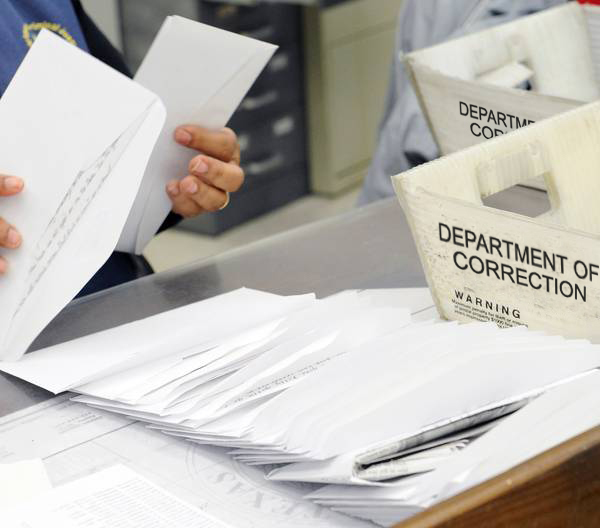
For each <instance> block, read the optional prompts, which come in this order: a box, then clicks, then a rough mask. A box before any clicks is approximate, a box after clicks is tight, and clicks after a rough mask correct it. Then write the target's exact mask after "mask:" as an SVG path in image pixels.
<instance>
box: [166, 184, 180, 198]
mask: <svg viewBox="0 0 600 528" xmlns="http://www.w3.org/2000/svg"><path fill="white" fill-rule="evenodd" d="M167 192H168V193H169V194H170V195H171V196H177V195H178V194H179V187H178V185H177V184H176V183H175V182H171V183H169V185H167Z"/></svg>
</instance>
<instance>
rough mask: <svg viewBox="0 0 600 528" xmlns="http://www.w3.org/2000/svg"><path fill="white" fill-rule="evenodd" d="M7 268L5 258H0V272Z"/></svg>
mask: <svg viewBox="0 0 600 528" xmlns="http://www.w3.org/2000/svg"><path fill="white" fill-rule="evenodd" d="M7 269H8V264H7V262H6V260H4V259H0V273H6V270H7Z"/></svg>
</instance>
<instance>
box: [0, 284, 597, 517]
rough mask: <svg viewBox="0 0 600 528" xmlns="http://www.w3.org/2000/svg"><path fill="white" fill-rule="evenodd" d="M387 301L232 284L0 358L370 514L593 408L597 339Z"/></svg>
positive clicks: (397, 506) (499, 464)
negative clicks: (421, 313)
mask: <svg viewBox="0 0 600 528" xmlns="http://www.w3.org/2000/svg"><path fill="white" fill-rule="evenodd" d="M405 304H406V303H405V302H403V296H402V293H401V292H400V291H395V292H394V291H391V292H385V291H384V292H376V291H363V292H356V291H347V292H343V293H340V294H338V295H335V296H332V297H330V298H327V299H323V300H318V299H316V298H315V297H314V296H313V295H301V296H289V297H283V296H277V295H273V294H269V293H264V292H259V291H253V290H249V289H241V290H236V291H233V292H230V293H227V294H224V295H221V296H218V297H214V298H212V299H208V300H205V301H202V302H198V303H195V304H192V305H189V306H184V307H182V308H178V309H175V310H172V311H169V312H165V313H162V314H159V315H156V316H153V317H150V318H147V319H143V320H140V321H136V322H133V323H129V324H126V325H123V326H120V327H116V328H113V329H110V330H106V331H104V332H100V333H98V334H93V335H89V336H85V337H83V338H80V339H77V340H74V341H71V342H67V343H63V344H60V345H56V346H54V347H50V348H47V349H43V350H39V351H36V352H33V353H29V354H27V355H26V356H25V357H24V358H23V359H22V360H21V361H17V362H13V363H3V364H1V365H0V368H1V369H2V370H4V371H5V372H8V373H10V374H13V375H15V376H19V377H21V378H23V379H26V380H28V381H30V382H32V383H35V384H37V385H40V386H42V387H45V388H46V389H49V390H51V391H53V392H61V391H64V390H71V391H73V392H75V393H78V394H79V396H77V397H76V398H75V399H76V400H77V401H80V402H84V403H86V404H88V405H91V406H93V407H97V408H101V409H105V410H108V411H111V412H115V413H119V414H123V415H127V416H129V417H132V418H135V419H137V420H141V421H144V422H147V424H148V426H149V427H150V428H153V429H157V430H160V431H162V432H164V433H165V434H168V435H173V436H177V437H181V438H182V439H186V440H189V441H192V442H198V443H201V444H211V445H216V446H223V447H226V448H228V449H229V450H230V453H231V455H232V456H233V457H235V458H237V459H238V460H240V461H243V462H245V463H247V464H253V465H264V466H265V473H266V477H267V478H269V479H276V480H289V481H301V482H313V483H323V484H327V486H325V487H323V488H321V489H319V490H318V491H316V492H313V493H312V494H311V495H310V496H309V497H310V498H311V499H312V500H314V501H316V502H318V503H320V504H323V505H327V506H330V507H332V508H333V509H335V510H337V511H342V512H344V513H347V514H350V515H353V516H357V517H361V518H366V519H370V520H374V521H375V522H377V523H380V524H383V525H389V524H393V523H395V522H398V521H399V520H401V519H402V518H404V517H406V516H409V515H413V514H414V513H416V512H418V511H420V510H422V509H423V508H426V507H428V506H430V505H431V504H433V503H435V502H437V501H439V500H441V499H443V498H445V497H448V496H450V495H453V494H455V493H457V492H459V491H461V490H462V489H464V488H465V487H469V486H472V485H474V484H476V483H478V482H480V481H481V480H483V479H487V478H489V477H490V476H492V475H494V474H497V473H499V472H501V471H503V470H505V469H508V468H510V467H512V466H514V465H515V464H518V463H519V462H521V461H523V460H525V459H526V458H530V457H531V456H533V455H535V454H536V453H539V452H541V451H543V450H544V449H547V448H549V447H551V446H552V445H555V444H557V443H559V442H560V441H562V440H564V439H566V438H569V437H570V436H573V435H575V434H578V433H579V432H582V431H585V430H586V429H589V428H591V427H593V426H594V425H596V424H598V423H600V405H599V404H600V386H599V384H598V382H599V380H600V374H599V373H598V371H597V370H595V369H597V368H598V367H599V366H600V347H598V346H595V345H592V344H590V343H589V342H587V341H585V340H567V339H564V338H562V337H559V336H548V335H544V334H543V333H539V332H532V331H529V330H528V329H526V328H525V327H514V328H509V329H499V328H498V327H496V326H495V325H494V324H492V323H472V324H466V325H459V324H457V323H449V322H441V321H435V320H429V321H427V320H422V319H423V318H422V317H421V318H413V317H411V311H414V306H413V307H412V310H411V309H409V308H407V307H405ZM542 394H543V396H541V397H540V395H542ZM532 401H533V403H530V402H532ZM519 409H520V410H519ZM515 411H517V412H515ZM507 446H510V449H507Z"/></svg>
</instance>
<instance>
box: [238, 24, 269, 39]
mask: <svg viewBox="0 0 600 528" xmlns="http://www.w3.org/2000/svg"><path fill="white" fill-rule="evenodd" d="M274 32H275V31H274V28H273V26H263V27H260V28H258V29H254V30H252V31H242V32H241V34H242V35H243V36H244V37H250V38H253V39H257V40H269V38H271V37H272V36H273V33H274Z"/></svg>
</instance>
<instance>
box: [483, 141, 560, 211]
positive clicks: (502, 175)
mask: <svg viewBox="0 0 600 528" xmlns="http://www.w3.org/2000/svg"><path fill="white" fill-rule="evenodd" d="M476 175H477V176H476V179H477V185H478V188H479V195H480V197H481V198H485V197H487V196H491V195H492V194H496V193H499V192H501V191H504V190H506V189H509V188H510V187H513V186H515V185H522V184H527V183H528V182H531V181H532V180H535V179H539V178H543V180H544V183H545V184H546V190H547V192H548V200H549V201H550V205H551V207H552V210H554V211H556V210H557V209H558V207H559V197H558V192H557V189H556V185H555V184H554V180H553V178H552V167H551V164H550V158H549V156H548V154H547V152H546V149H545V147H544V146H543V145H542V144H541V143H540V142H539V141H533V142H531V143H528V144H526V145H525V146H524V147H522V148H520V149H518V150H515V151H513V152H509V153H507V154H504V155H502V156H498V157H496V158H492V159H490V160H488V161H485V162H482V163H481V164H479V166H478V167H477V169H476Z"/></svg>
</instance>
